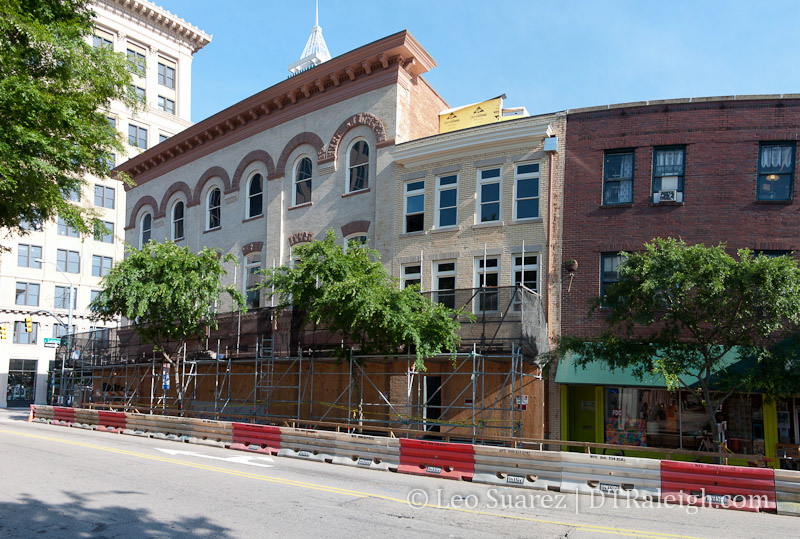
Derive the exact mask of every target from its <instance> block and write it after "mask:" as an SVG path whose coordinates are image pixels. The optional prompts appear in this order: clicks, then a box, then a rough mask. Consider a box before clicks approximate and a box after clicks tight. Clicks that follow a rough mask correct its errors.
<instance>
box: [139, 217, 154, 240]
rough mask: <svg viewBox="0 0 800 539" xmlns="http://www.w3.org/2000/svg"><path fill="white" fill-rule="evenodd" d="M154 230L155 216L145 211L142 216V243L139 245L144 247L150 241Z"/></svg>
mask: <svg viewBox="0 0 800 539" xmlns="http://www.w3.org/2000/svg"><path fill="white" fill-rule="evenodd" d="M152 231H153V216H152V215H150V214H149V213H145V214H144V216H143V217H142V228H141V242H140V243H141V245H140V246H139V247H140V248H141V247H144V245H145V244H146V243H147V242H148V241H150V237H151V234H152Z"/></svg>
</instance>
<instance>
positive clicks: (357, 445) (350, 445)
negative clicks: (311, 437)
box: [333, 433, 400, 472]
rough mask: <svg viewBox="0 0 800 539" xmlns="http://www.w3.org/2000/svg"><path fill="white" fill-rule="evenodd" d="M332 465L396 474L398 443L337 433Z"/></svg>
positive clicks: (398, 462)
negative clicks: (389, 471) (387, 471)
mask: <svg viewBox="0 0 800 539" xmlns="http://www.w3.org/2000/svg"><path fill="white" fill-rule="evenodd" d="M333 463H334V464H342V465H345V466H358V467H362V468H373V469H376V470H391V471H393V472H396V471H397V468H398V467H399V466H400V441H399V440H398V439H397V438H383V437H378V436H364V435H362V434H347V433H337V434H336V454H335V455H334V457H333Z"/></svg>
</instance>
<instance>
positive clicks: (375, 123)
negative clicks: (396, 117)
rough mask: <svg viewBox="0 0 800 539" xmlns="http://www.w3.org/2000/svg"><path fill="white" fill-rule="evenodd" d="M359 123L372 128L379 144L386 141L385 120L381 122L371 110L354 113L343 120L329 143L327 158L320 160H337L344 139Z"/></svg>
mask: <svg viewBox="0 0 800 539" xmlns="http://www.w3.org/2000/svg"><path fill="white" fill-rule="evenodd" d="M359 125H364V126H367V127H369V128H370V129H372V132H373V133H375V141H376V142H377V144H378V146H380V145H381V143H383V142H386V128H384V127H383V122H381V121H380V120H379V119H378V117H377V116H375V115H374V114H370V113H369V112H362V113H359V114H354V115H352V116H350V117H349V118H348V119H347V120H345V121H344V122H342V125H340V126H339V128H338V129H337V130H336V132H335V133H334V134H333V136H332V137H331V141H330V142H329V143H328V152H327V154H325V159H324V160H320V161H321V162H322V161H324V162H326V163H327V162H330V161H335V160H336V159H337V158H338V156H339V145H340V144H341V143H342V139H343V138H344V136H345V135H346V134H347V132H348V131H350V130H351V129H353V128H354V127H356V126H359Z"/></svg>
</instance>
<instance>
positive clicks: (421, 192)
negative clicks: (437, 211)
mask: <svg viewBox="0 0 800 539" xmlns="http://www.w3.org/2000/svg"><path fill="white" fill-rule="evenodd" d="M417 184H422V187H419V186H418V187H415V188H414V189H413V190H411V191H409V188H410V187H411V186H414V185H417ZM419 196H421V197H422V211H416V212H413V213H408V200H409V199H410V198H412V197H419ZM416 215H422V228H421V229H419V230H411V231H409V230H408V218H409V217H413V216H416ZM424 231H425V180H424V179H420V178H418V179H415V180H411V181H407V182H405V183H404V184H403V233H404V234H409V233H414V232H424Z"/></svg>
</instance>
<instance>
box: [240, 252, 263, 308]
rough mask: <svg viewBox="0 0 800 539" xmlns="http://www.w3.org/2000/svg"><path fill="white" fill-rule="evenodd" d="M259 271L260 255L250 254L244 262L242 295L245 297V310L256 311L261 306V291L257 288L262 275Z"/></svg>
mask: <svg viewBox="0 0 800 539" xmlns="http://www.w3.org/2000/svg"><path fill="white" fill-rule="evenodd" d="M260 269H261V253H250V254H249V255H247V256H246V257H245V262H244V279H243V282H244V294H245V296H246V297H247V308H248V309H258V308H259V307H260V306H261V291H260V290H259V289H258V288H257V286H258V283H259V282H260V281H261V279H262V278H263V275H262V274H260V273H258V270H260Z"/></svg>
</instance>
